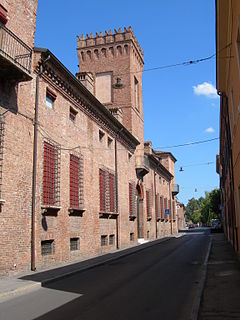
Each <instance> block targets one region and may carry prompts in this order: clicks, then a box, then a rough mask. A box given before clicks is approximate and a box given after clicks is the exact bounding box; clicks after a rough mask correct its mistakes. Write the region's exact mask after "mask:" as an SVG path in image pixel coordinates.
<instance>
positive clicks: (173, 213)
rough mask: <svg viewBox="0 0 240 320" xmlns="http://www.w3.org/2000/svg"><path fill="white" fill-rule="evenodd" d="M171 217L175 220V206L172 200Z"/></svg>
mask: <svg viewBox="0 0 240 320" xmlns="http://www.w3.org/2000/svg"><path fill="white" fill-rule="evenodd" d="M172 216H173V220H175V219H176V205H175V201H174V200H173V202H172Z"/></svg>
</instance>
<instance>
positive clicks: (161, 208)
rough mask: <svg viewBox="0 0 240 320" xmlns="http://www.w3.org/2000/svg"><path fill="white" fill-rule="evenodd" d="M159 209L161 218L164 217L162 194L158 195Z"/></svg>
mask: <svg viewBox="0 0 240 320" xmlns="http://www.w3.org/2000/svg"><path fill="white" fill-rule="evenodd" d="M160 211H161V219H164V200H163V196H161V197H160Z"/></svg>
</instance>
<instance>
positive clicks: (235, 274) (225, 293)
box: [198, 233, 240, 320]
mask: <svg viewBox="0 0 240 320" xmlns="http://www.w3.org/2000/svg"><path fill="white" fill-rule="evenodd" d="M211 237H212V248H211V251H210V256H209V261H208V265H207V275H206V281H205V286H204V290H203V294H202V299H201V304H200V309H199V316H198V320H213V319H216V320H223V319H224V320H227V319H240V263H239V261H238V260H237V257H236V254H235V253H234V251H233V249H232V247H231V245H230V244H229V243H228V242H227V241H226V239H225V236H224V234H222V233H220V234H212V235H211Z"/></svg>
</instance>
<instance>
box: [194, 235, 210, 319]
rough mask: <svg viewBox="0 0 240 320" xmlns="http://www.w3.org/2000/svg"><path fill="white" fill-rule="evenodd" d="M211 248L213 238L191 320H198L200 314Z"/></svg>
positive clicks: (205, 260) (204, 264)
mask: <svg viewBox="0 0 240 320" xmlns="http://www.w3.org/2000/svg"><path fill="white" fill-rule="evenodd" d="M211 248H212V238H210V241H209V244H208V249H207V253H206V256H205V259H204V263H203V273H202V277H201V280H200V283H199V290H198V293H197V296H196V297H195V300H194V305H193V312H192V317H191V320H197V319H198V313H199V309H200V303H201V297H202V294H203V289H204V285H205V281H206V277H207V264H208V260H209V255H210V252H211Z"/></svg>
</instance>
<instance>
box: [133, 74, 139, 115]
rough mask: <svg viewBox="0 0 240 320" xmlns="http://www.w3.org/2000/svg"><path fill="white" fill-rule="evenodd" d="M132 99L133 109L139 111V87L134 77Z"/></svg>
mask: <svg viewBox="0 0 240 320" xmlns="http://www.w3.org/2000/svg"><path fill="white" fill-rule="evenodd" d="M134 99H135V107H136V109H138V110H139V85H138V80H137V79H136V78H135V77H134Z"/></svg>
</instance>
